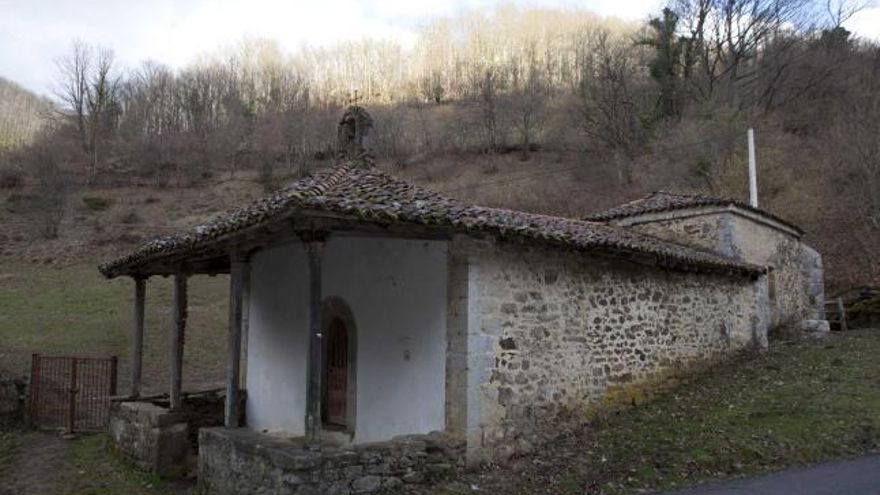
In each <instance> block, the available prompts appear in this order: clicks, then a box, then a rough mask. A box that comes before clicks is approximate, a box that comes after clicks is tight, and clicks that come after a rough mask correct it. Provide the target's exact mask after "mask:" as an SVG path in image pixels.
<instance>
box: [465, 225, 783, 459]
mask: <svg viewBox="0 0 880 495" xmlns="http://www.w3.org/2000/svg"><path fill="white" fill-rule="evenodd" d="M456 249H457V250H458V251H459V254H460V253H461V251H467V253H468V255H467V260H468V261H467V263H468V273H469V280H467V282H468V284H469V286H470V287H473V286H474V285H476V286H477V290H476V291H474V290H470V291H469V301H468V305H467V312H468V314H467V318H466V319H467V321H468V324H467V325H468V330H467V331H468V339H467V341H468V342H467V345H468V355H469V357H468V364H469V369H468V373H469V375H470V378H469V381H468V384H467V386H468V394H467V401H468V403H467V410H468V418H467V423H468V424H467V430H466V433H467V438H468V460H469V462H479V461H482V460H485V458H486V457H496V458H497V457H501V458H503V457H505V456H506V455H508V454H511V453H513V452H515V451H517V450H528V449H530V448H531V446H533V445H535V442H540V441H542V440H544V439H546V435H547V434H548V433H549V434H550V435H552V434H553V433H554V432H558V431H559V428H560V425H561V424H563V421H564V420H566V419H568V418H571V419H575V420H577V419H578V418H584V417H585V415H586V414H589V413H590V412H591V411H593V410H595V409H596V408H601V407H609V406H614V405H615V402H628V403H629V402H638V401H639V400H640V397H639V394H640V393H650V390H651V387H650V385H651V384H652V383H657V384H659V383H661V382H665V381H666V380H667V379H668V378H669V377H670V376H673V375H677V374H680V373H684V372H687V371H689V370H690V368H691V367H695V366H699V365H704V364H707V363H712V362H715V361H717V360H719V359H721V358H722V357H723V356H726V355H729V354H731V353H733V352H735V351H737V350H740V349H743V348H745V347H748V346H750V345H752V344H757V345H759V346H764V345H766V328H767V327H766V307H765V306H764V305H763V304H762V303H763V302H764V299H763V297H764V296H765V294H764V291H765V290H766V282H765V281H764V280H763V279H758V280H751V279H748V278H744V277H726V276H720V275H707V274H696V273H681V272H671V271H666V270H661V269H656V268H651V267H646V266H637V265H633V264H629V263H626V262H622V261H617V260H610V259H603V258H597V257H589V256H587V255H584V254H576V253H566V252H563V251H559V250H550V249H541V248H534V247H527V246H522V245H506V246H504V245H502V246H495V245H492V244H490V243H481V244H479V243H477V244H475V243H463V242H459V243H458V244H457V246H456ZM454 281H455V280H454V279H451V282H454ZM460 282H461V281H460V280H459V283H460ZM640 391H641V392H640ZM479 456H482V458H479Z"/></svg>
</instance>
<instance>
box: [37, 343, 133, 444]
mask: <svg viewBox="0 0 880 495" xmlns="http://www.w3.org/2000/svg"><path fill="white" fill-rule="evenodd" d="M116 369H117V359H116V356H113V357H110V358H82V357H68V356H41V355H39V354H34V355H33V356H32V357H31V390H30V413H31V415H30V417H31V421H32V422H33V423H34V425H36V426H39V427H41V428H61V427H64V428H65V430H66V431H68V432H74V431H99V430H103V429H104V428H106V427H107V421H108V420H109V414H110V397H111V396H113V395H116Z"/></svg>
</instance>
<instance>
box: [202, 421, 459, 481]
mask: <svg viewBox="0 0 880 495" xmlns="http://www.w3.org/2000/svg"><path fill="white" fill-rule="evenodd" d="M301 440H302V439H299V441H300V442H301ZM199 444H200V446H199V493H200V494H202V495H238V494H244V493H248V494H273V495H307V494H315V495H317V494H327V495H348V494H353V493H372V492H376V491H394V490H397V489H400V488H402V487H404V486H407V485H413V484H419V483H430V482H431V481H433V480H435V479H439V478H441V477H444V476H446V475H448V474H449V473H451V472H452V471H453V470H455V469H457V468H460V467H462V466H464V441H463V439H457V438H455V437H452V436H448V435H444V434H441V433H432V434H428V435H407V436H403V437H398V438H395V439H393V440H390V441H388V442H377V443H367V444H356V445H353V446H348V447H339V448H333V447H326V446H325V447H323V448H322V449H321V450H311V449H309V448H307V447H305V446H303V445H302V443H299V444H298V443H296V441H295V440H289V439H282V438H277V437H273V436H269V435H265V434H260V433H257V432H254V431H252V430H249V429H246V428H236V429H225V428H203V429H201V430H200V431H199Z"/></svg>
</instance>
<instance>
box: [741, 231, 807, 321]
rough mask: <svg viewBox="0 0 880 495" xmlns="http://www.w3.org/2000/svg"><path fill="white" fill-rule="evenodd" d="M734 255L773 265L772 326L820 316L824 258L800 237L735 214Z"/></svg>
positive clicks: (751, 261)
mask: <svg viewBox="0 0 880 495" xmlns="http://www.w3.org/2000/svg"><path fill="white" fill-rule="evenodd" d="M733 225H734V251H735V255H736V256H737V257H738V258H740V259H743V260H746V261H748V262H750V263H758V264H765V265H768V266H772V267H773V272H772V273H771V274H770V275H769V277H770V278H771V279H772V281H771V285H772V286H774V289H775V290H772V294H771V301H770V305H771V314H772V317H771V322H770V324H771V326H773V327H776V326H789V327H797V326H799V325H800V324H801V322H802V321H803V320H806V319H820V313H821V309H819V308H820V304H822V303H823V302H824V300H823V299H824V297H823V295H822V294H823V290H822V285H821V284H822V268H821V266H822V265H821V263H822V259H821V257H820V256H819V255H818V253H816V252H815V251H813V250H812V249H810V248H809V247H808V246H806V245H804V244H803V243H802V242H801V241H800V240H799V239H797V238H795V237H794V236H791V235H789V234H786V233H784V232H781V231H779V230H776V229H773V228H770V227H768V226H765V225H762V224H760V223H758V222H755V221H754V220H751V219H748V218H743V217H740V216H734V219H733Z"/></svg>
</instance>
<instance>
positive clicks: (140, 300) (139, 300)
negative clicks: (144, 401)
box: [131, 277, 147, 397]
mask: <svg viewBox="0 0 880 495" xmlns="http://www.w3.org/2000/svg"><path fill="white" fill-rule="evenodd" d="M146 288H147V284H146V279H144V278H141V277H135V279H134V328H133V331H132V333H131V396H132V397H140V395H141V370H142V366H143V364H142V363H143V358H144V296H145V294H146Z"/></svg>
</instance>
